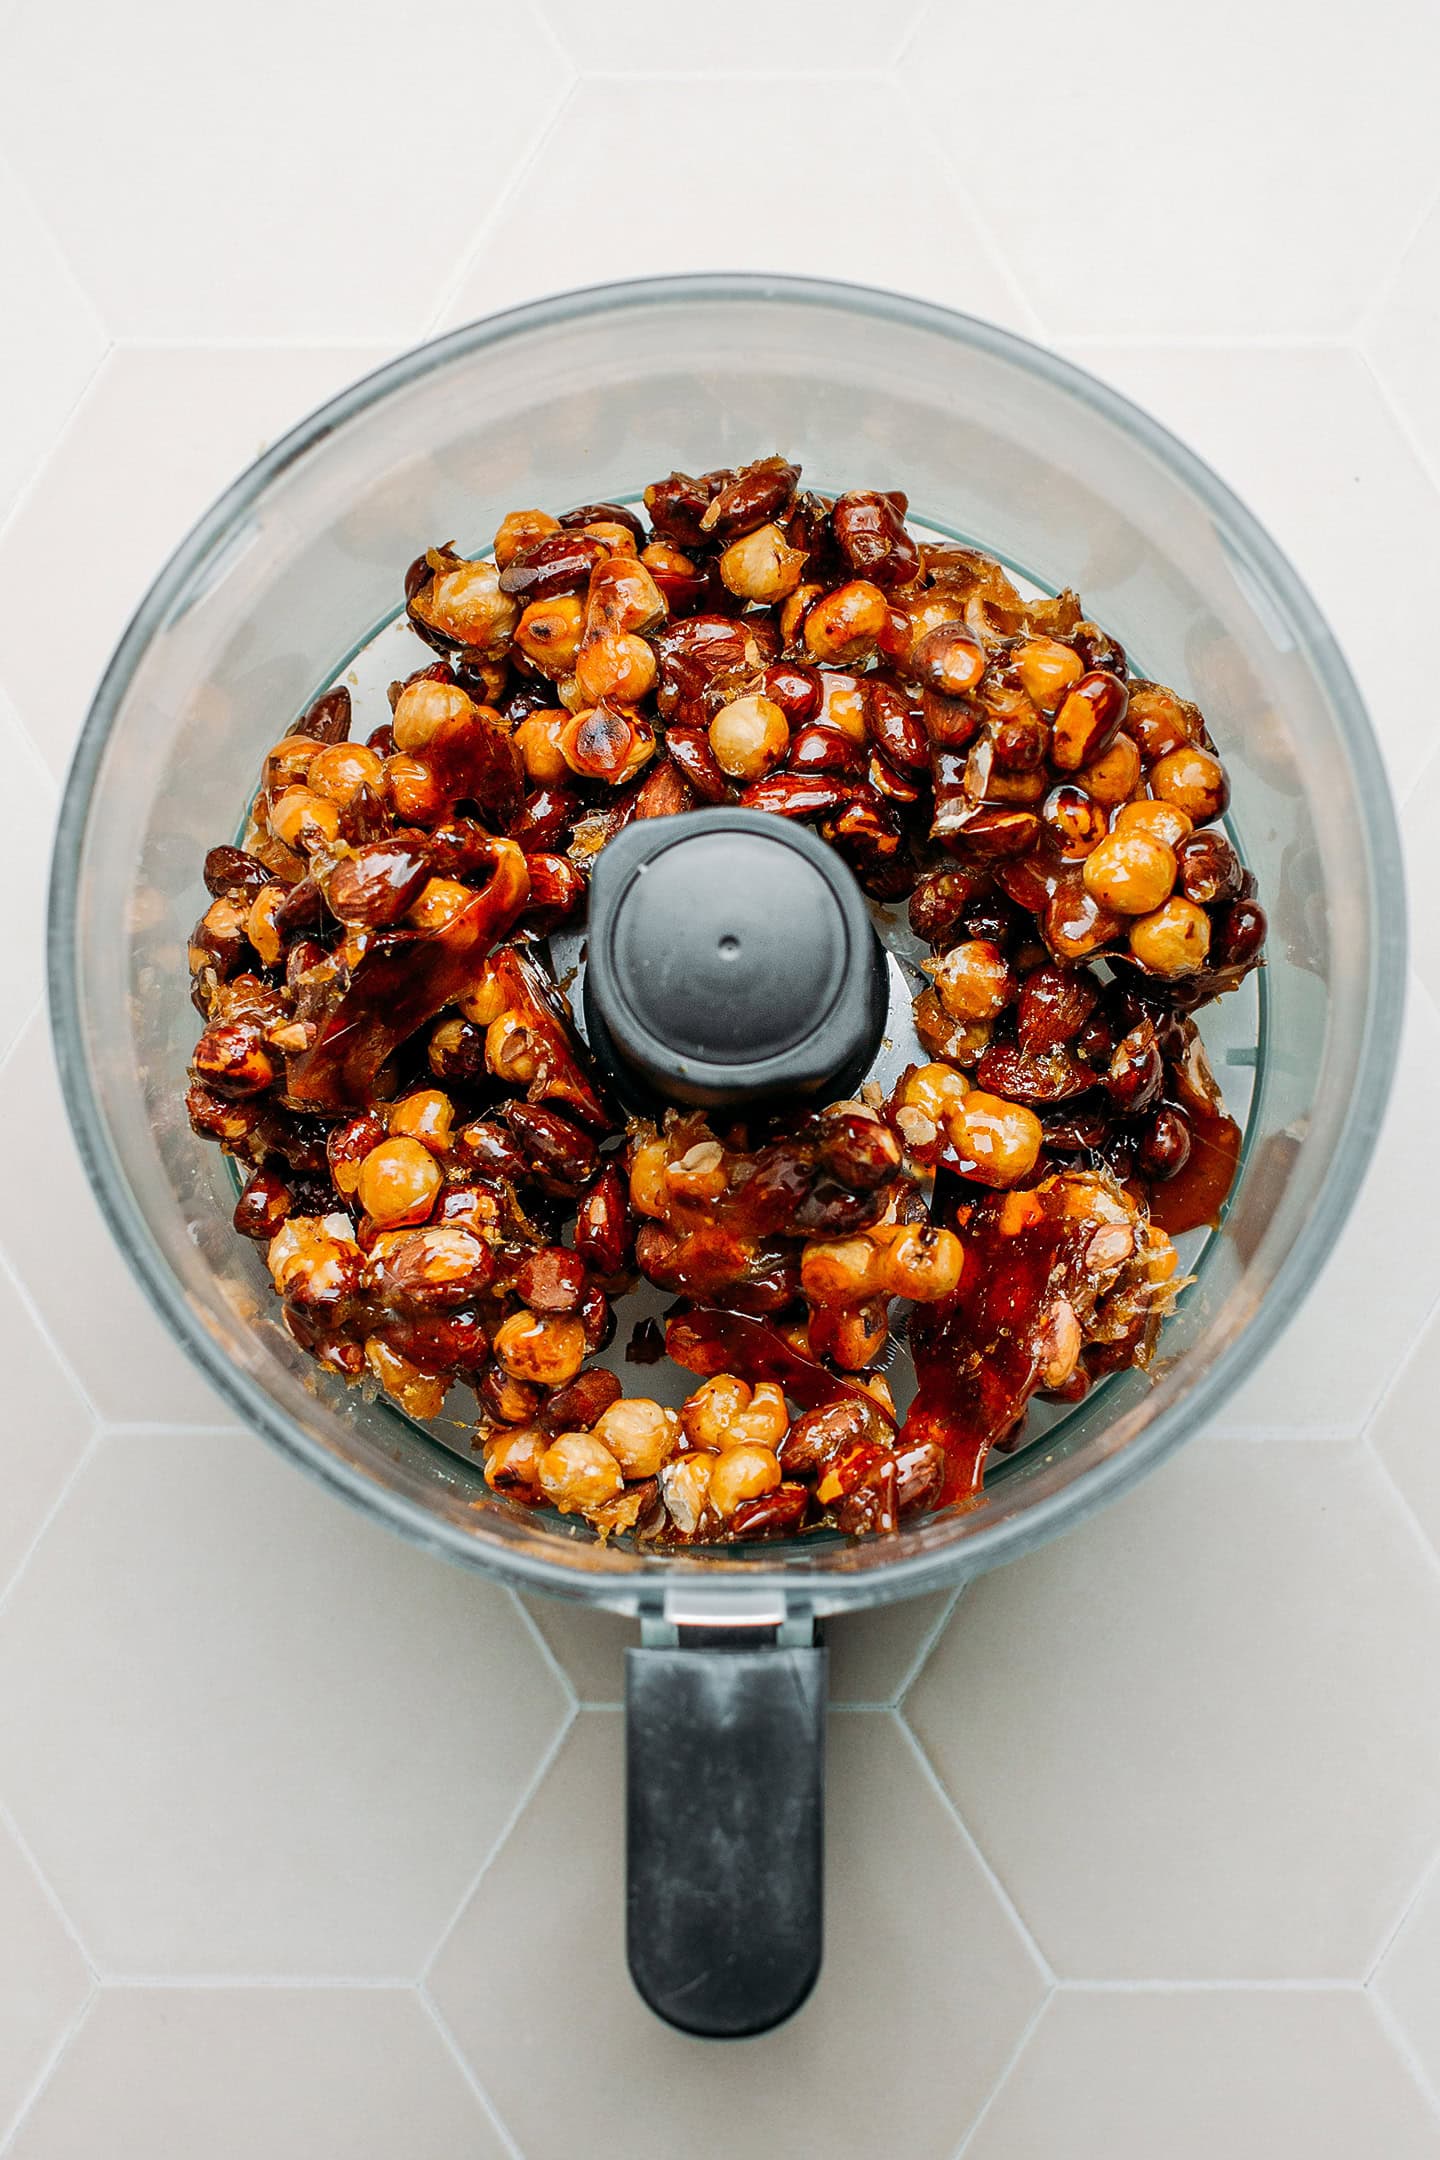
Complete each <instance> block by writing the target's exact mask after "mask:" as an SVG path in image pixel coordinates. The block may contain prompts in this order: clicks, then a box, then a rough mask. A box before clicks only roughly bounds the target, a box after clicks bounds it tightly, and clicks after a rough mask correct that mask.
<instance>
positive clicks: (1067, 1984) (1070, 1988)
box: [1055, 1974, 1365, 1995]
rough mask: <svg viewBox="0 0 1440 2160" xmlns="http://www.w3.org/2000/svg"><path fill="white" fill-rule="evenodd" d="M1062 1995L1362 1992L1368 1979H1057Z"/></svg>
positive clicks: (1356, 1993) (1161, 1977)
mask: <svg viewBox="0 0 1440 2160" xmlns="http://www.w3.org/2000/svg"><path fill="white" fill-rule="evenodd" d="M1055 1987H1056V1991H1057V1993H1059V1994H1062V1995H1363V1994H1364V1992H1365V1982H1364V1981H1363V1980H1354V1979H1344V1978H1340V1979H1333V1980H1332V1979H1320V1980H1312V1979H1310V1978H1308V1977H1305V1976H1303V1975H1296V1976H1294V1977H1291V1978H1286V1979H1276V1980H1212V1979H1200V1980H1174V1979H1169V1978H1167V1977H1166V1976H1164V1975H1163V1974H1162V1975H1160V1976H1158V1977H1153V1978H1146V1979H1144V1980H1063V1979H1062V1980H1057V1981H1056V1983H1055Z"/></svg>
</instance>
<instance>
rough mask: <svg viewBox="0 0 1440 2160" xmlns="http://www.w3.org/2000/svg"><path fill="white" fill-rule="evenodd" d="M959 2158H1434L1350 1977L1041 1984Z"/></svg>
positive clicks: (1421, 2105)
mask: <svg viewBox="0 0 1440 2160" xmlns="http://www.w3.org/2000/svg"><path fill="white" fill-rule="evenodd" d="M965 2150H966V2160H1040V2156H1041V2155H1051V2154H1053V2155H1055V2156H1056V2160H1059V2156H1060V2155H1061V2154H1063V2156H1064V2160H1155V2156H1156V2155H1157V2154H1160V2153H1163V2154H1164V2156H1165V2160H1214V2156H1215V2154H1216V2153H1217V2152H1223V2153H1224V2154H1225V2155H1226V2160H1355V2156H1356V2155H1357V2154H1359V2153H1374V2154H1377V2155H1379V2154H1381V2153H1383V2154H1384V2156H1385V2160H1434V2155H1435V2153H1436V2152H1437V2151H1440V2126H1437V2124H1436V2121H1435V2118H1434V2116H1433V2115H1432V2113H1431V2111H1430V2109H1429V2107H1428V2106H1427V2105H1426V2102H1425V2099H1424V2097H1423V2096H1422V2094H1421V2093H1420V2091H1419V2090H1418V2088H1417V2086H1416V2084H1415V2081H1414V2079H1413V2078H1412V2077H1411V2076H1410V2074H1409V2072H1408V2071H1407V2070H1406V2068H1405V2066H1404V2065H1403V2064H1402V2063H1401V2062H1400V2060H1399V2059H1398V2057H1397V2056H1396V2054H1395V2052H1394V2050H1393V2049H1392V2048H1391V2047H1390V2045H1389V2043H1388V2041H1387V2040H1386V2038H1385V2035H1384V2034H1383V2033H1382V2031H1381V2030H1380V2027H1379V2024H1378V2022H1377V2020H1376V2018H1375V2014H1374V2012H1373V2011H1372V2010H1371V2008H1370V2006H1369V2004H1368V2003H1367V2002H1366V2001H1365V1998H1364V1996H1363V1995H1361V1994H1360V1993H1359V1992H1358V1991H1342V1990H1336V1991H1334V1992H1330V1991H1323V1992H1321V1991H1304V1992H1301V1991H1295V1992H1290V1993H1287V1992H1285V1991H1283V1990H1279V1989H1275V1990H1271V1989H1264V1990H1254V1989H1239V1988H1235V1989H1214V1990H1210V1989H1206V1990H1204V1991H1203V1992H1198V1993H1197V1992H1186V1991H1183V1990H1182V1991H1170V1990H1165V1991H1162V1992H1159V1993H1154V1994H1151V1993H1145V1994H1133V1995H1132V1994H1115V1995H1112V1994H1087V1993H1080V1992H1077V1991H1074V1990H1071V1989H1068V1988H1064V1989H1061V1991H1060V1992H1059V1993H1058V1994H1057V1995H1055V1996H1053V1997H1052V1998H1051V2000H1050V2002H1049V2003H1048V2004H1047V2005H1046V2008H1045V2013H1044V2015H1043V2016H1042V2018H1041V2019H1040V2022H1039V2024H1038V2025H1037V2026H1036V2028H1035V2030H1034V2032H1033V2033H1032V2034H1031V2036H1030V2038H1029V2040H1028V2041H1027V2042H1026V2045H1025V2049H1024V2052H1023V2054H1022V2055H1021V2057H1020V2060H1019V2062H1018V2063H1017V2064H1016V2066H1015V2068H1014V2069H1013V2070H1012V2071H1011V2073H1010V2075H1009V2077H1008V2078H1007V2079H1006V2080H1005V2083H1004V2085H1003V2086H1002V2087H1001V2089H1000V2092H999V2095H998V2096H997V2098H996V2100H995V2103H994V2105H993V2106H992V2107H991V2109H990V2111H989V2112H988V2114H987V2115H986V2117H985V2120H984V2121H983V2122H982V2123H981V2125H980V2128H979V2130H978V2131H977V2132H976V2134H975V2137H974V2138H973V2140H972V2141H971V2143H970V2144H969V2145H968V2146H967V2147H966V2149H965Z"/></svg>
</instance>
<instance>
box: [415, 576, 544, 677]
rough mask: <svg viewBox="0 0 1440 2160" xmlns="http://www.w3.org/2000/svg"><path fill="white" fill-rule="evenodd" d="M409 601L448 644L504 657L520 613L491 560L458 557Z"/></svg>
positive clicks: (487, 654) (425, 621) (489, 657)
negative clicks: (503, 588)
mask: <svg viewBox="0 0 1440 2160" xmlns="http://www.w3.org/2000/svg"><path fill="white" fill-rule="evenodd" d="M438 552H439V551H438V550H437V553H438ZM410 605H411V609H412V611H413V612H414V613H415V614H416V615H417V616H418V617H419V618H420V620H421V622H423V623H426V624H428V626H429V627H430V628H431V629H432V630H438V631H439V633H440V635H441V636H442V637H443V638H445V639H447V640H448V641H449V642H450V643H451V644H455V645H464V646H467V647H469V648H470V649H471V650H473V651H474V652H476V653H477V654H478V655H479V656H480V658H482V659H492V660H498V659H502V658H503V657H504V653H505V648H506V647H507V645H508V644H509V642H510V639H511V637H512V635H513V634H514V630H515V624H516V622H517V620H518V618H519V614H520V609H519V605H518V603H517V602H516V601H515V600H513V599H512V598H511V597H510V595H509V594H508V593H505V592H502V591H501V589H500V571H499V570H498V569H497V568H496V566H495V564H494V563H493V562H464V561H462V560H461V559H460V558H459V557H458V556H457V557H453V558H451V559H450V560H449V561H448V562H447V564H446V566H445V567H444V568H443V569H439V570H436V571H435V572H434V574H433V576H432V577H431V578H430V579H429V580H428V581H427V582H426V583H424V584H422V585H421V586H420V588H419V589H418V590H417V592H416V593H415V595H414V597H413V598H412V600H411V603H410Z"/></svg>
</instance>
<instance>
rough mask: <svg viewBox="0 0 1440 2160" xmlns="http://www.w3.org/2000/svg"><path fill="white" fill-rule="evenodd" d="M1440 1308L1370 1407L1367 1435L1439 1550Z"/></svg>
mask: <svg viewBox="0 0 1440 2160" xmlns="http://www.w3.org/2000/svg"><path fill="white" fill-rule="evenodd" d="M1437 1402H1440V1309H1437V1310H1436V1311H1435V1312H1433V1313H1432V1314H1431V1315H1430V1319H1429V1323H1428V1324H1427V1326H1426V1327H1425V1329H1424V1331H1423V1332H1422V1334H1421V1336H1420V1339H1419V1341H1418V1342H1417V1343H1416V1345H1415V1348H1414V1350H1413V1351H1412V1353H1411V1355H1410V1356H1409V1358H1408V1359H1407V1360H1406V1362H1405V1364H1404V1365H1403V1366H1402V1368H1401V1370H1400V1374H1399V1377H1398V1378H1397V1379H1396V1382H1395V1385H1394V1386H1393V1387H1392V1388H1391V1390H1390V1392H1389V1393H1388V1395H1386V1397H1385V1399H1384V1401H1383V1402H1382V1403H1381V1405H1380V1408H1379V1409H1378V1410H1377V1411H1376V1413H1375V1419H1374V1423H1373V1424H1372V1425H1371V1428H1370V1437H1371V1439H1372V1441H1373V1442H1374V1444H1375V1446H1376V1448H1377V1449H1378V1450H1379V1453H1380V1456H1381V1459H1382V1461H1383V1462H1384V1464H1385V1467H1386V1469H1387V1470H1388V1471H1389V1472H1390V1475H1391V1477H1393V1478H1394V1480H1395V1482H1396V1484H1397V1485H1398V1486H1399V1488H1400V1491H1401V1493H1402V1494H1403V1495H1404V1497H1405V1499H1406V1501H1407V1502H1408V1503H1409V1505H1410V1506H1411V1508H1413V1509H1414V1511H1415V1515H1416V1518H1417V1520H1418V1521H1419V1523H1420V1526H1421V1528H1422V1529H1423V1530H1424V1532H1425V1535H1426V1536H1427V1537H1428V1538H1429V1540H1430V1543H1431V1544H1432V1545H1433V1546H1434V1548H1435V1551H1436V1553H1437V1554H1440V1442H1437V1436H1436V1430H1435V1405H1436V1403H1437Z"/></svg>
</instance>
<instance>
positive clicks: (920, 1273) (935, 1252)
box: [879, 1223, 965, 1304]
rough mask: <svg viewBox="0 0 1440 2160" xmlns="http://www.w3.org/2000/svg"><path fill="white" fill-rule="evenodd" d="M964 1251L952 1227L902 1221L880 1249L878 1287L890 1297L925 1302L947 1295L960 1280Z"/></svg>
mask: <svg viewBox="0 0 1440 2160" xmlns="http://www.w3.org/2000/svg"><path fill="white" fill-rule="evenodd" d="M964 1261H965V1254H964V1251H963V1249H962V1247H961V1244H960V1240H959V1238H958V1237H956V1235H955V1233H954V1231H953V1230H944V1229H941V1228H939V1227H938V1226H937V1225H936V1224H934V1223H906V1224H904V1225H903V1226H902V1227H901V1229H900V1232H899V1234H898V1236H896V1237H894V1238H892V1239H891V1240H890V1242H889V1243H888V1244H887V1245H885V1246H884V1247H883V1248H882V1250H881V1253H880V1267H879V1276H880V1287H881V1289H882V1290H888V1291H889V1292H890V1294H891V1296H892V1297H903V1298H912V1299H913V1300H914V1301H915V1302H916V1303H917V1304H928V1303H930V1302H931V1301H933V1300H934V1299H936V1298H943V1297H949V1295H950V1293H951V1291H952V1290H954V1289H955V1287H956V1285H957V1284H958V1283H959V1280H960V1270H961V1268H962V1267H963V1265H964Z"/></svg>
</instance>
